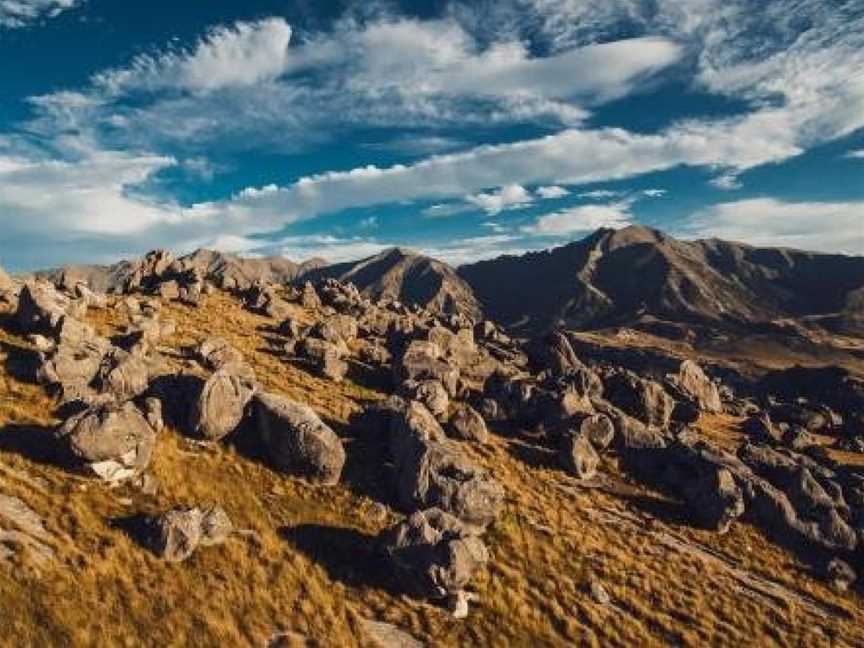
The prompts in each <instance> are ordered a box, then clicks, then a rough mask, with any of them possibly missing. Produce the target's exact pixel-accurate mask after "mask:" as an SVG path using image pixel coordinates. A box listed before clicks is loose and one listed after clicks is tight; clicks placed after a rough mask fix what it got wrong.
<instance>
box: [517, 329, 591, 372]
mask: <svg viewBox="0 0 864 648" xmlns="http://www.w3.org/2000/svg"><path fill="white" fill-rule="evenodd" d="M526 350H527V352H528V360H529V362H530V363H531V368H532V371H533V372H534V373H540V372H543V371H548V372H550V373H551V374H552V375H553V376H558V375H561V374H563V373H566V372H567V371H569V370H571V369H576V368H578V367H581V366H582V362H581V361H580V360H579V358H578V357H577V356H576V352H575V351H574V350H573V346H572V345H571V344H570V341H569V340H568V339H567V336H566V335H565V334H564V333H562V332H561V331H553V332H552V333H549V334H548V335H546V336H544V337H542V338H540V339H537V340H533V341H532V342H531V343H530V344H528V346H527V348H526Z"/></svg>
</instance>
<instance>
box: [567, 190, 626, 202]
mask: <svg viewBox="0 0 864 648" xmlns="http://www.w3.org/2000/svg"><path fill="white" fill-rule="evenodd" d="M620 195H621V192H620V191H612V190H611V189H595V190H594V191H583V192H582V193H580V194H576V197H577V198H586V199H588V200H606V199H607V198H617V197H618V196H620Z"/></svg>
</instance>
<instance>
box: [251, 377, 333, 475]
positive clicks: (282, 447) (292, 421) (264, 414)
mask: <svg viewBox="0 0 864 648" xmlns="http://www.w3.org/2000/svg"><path fill="white" fill-rule="evenodd" d="M253 408H254V416H255V421H256V425H257V427H258V431H259V433H260V434H261V437H262V439H263V440H264V443H265V445H266V446H267V449H268V452H269V455H270V459H271V460H272V461H273V463H274V464H275V465H276V466H277V467H278V468H280V469H281V470H284V471H286V472H290V473H293V474H298V475H302V476H304V477H306V478H308V479H311V480H313V481H316V482H320V483H322V484H327V485H331V484H336V483H337V482H338V481H339V477H340V475H341V474H342V467H343V465H344V464H345V449H344V448H343V447H342V442H341V441H340V440H339V437H337V436H336V433H335V432H333V430H331V429H330V428H329V427H328V426H327V425H325V424H324V423H323V422H322V421H321V419H320V418H318V415H317V414H315V412H314V411H313V410H312V409H311V408H310V407H308V406H306V405H302V404H300V403H295V402H293V401H291V400H289V399H287V398H285V397H284V396H279V395H276V394H268V393H258V394H256V395H255V397H254V399H253Z"/></svg>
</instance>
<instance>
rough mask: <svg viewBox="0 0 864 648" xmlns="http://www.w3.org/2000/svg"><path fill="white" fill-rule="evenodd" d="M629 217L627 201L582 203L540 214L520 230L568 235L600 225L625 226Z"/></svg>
mask: <svg viewBox="0 0 864 648" xmlns="http://www.w3.org/2000/svg"><path fill="white" fill-rule="evenodd" d="M631 217H632V214H631V213H630V206H629V204H628V203H614V204H609V205H582V206H580V207H571V208H569V209H562V210H560V211H556V212H552V213H551V214H546V215H544V216H540V217H539V218H538V219H537V220H536V221H535V222H534V223H533V224H531V225H525V226H524V227H522V231H523V232H524V233H525V234H532V235H535V236H555V237H560V236H569V235H571V234H576V233H578V232H590V231H592V230H596V229H598V228H600V227H612V228H620V227H626V226H627V225H629V224H630V219H631Z"/></svg>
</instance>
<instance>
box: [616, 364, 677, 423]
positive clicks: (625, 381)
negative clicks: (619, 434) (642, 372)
mask: <svg viewBox="0 0 864 648" xmlns="http://www.w3.org/2000/svg"><path fill="white" fill-rule="evenodd" d="M604 394H605V396H606V399H607V400H609V402H611V403H612V404H613V405H615V406H616V407H618V408H619V409H621V410H623V411H624V412H625V413H627V414H629V415H630V416H632V417H634V418H636V419H639V420H640V421H642V422H643V423H646V424H648V425H655V426H657V427H660V428H665V427H666V426H668V425H669V422H670V420H671V418H672V410H673V409H674V407H675V401H674V400H673V399H672V397H671V396H670V395H669V394H667V393H666V391H665V390H664V389H663V386H662V385H661V384H660V383H657V382H654V381H653V380H647V379H645V378H640V377H639V376H637V375H636V374H634V373H632V372H630V371H615V372H613V373H612V374H611V375H610V376H608V377H607V378H606V380H605V381H604Z"/></svg>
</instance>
